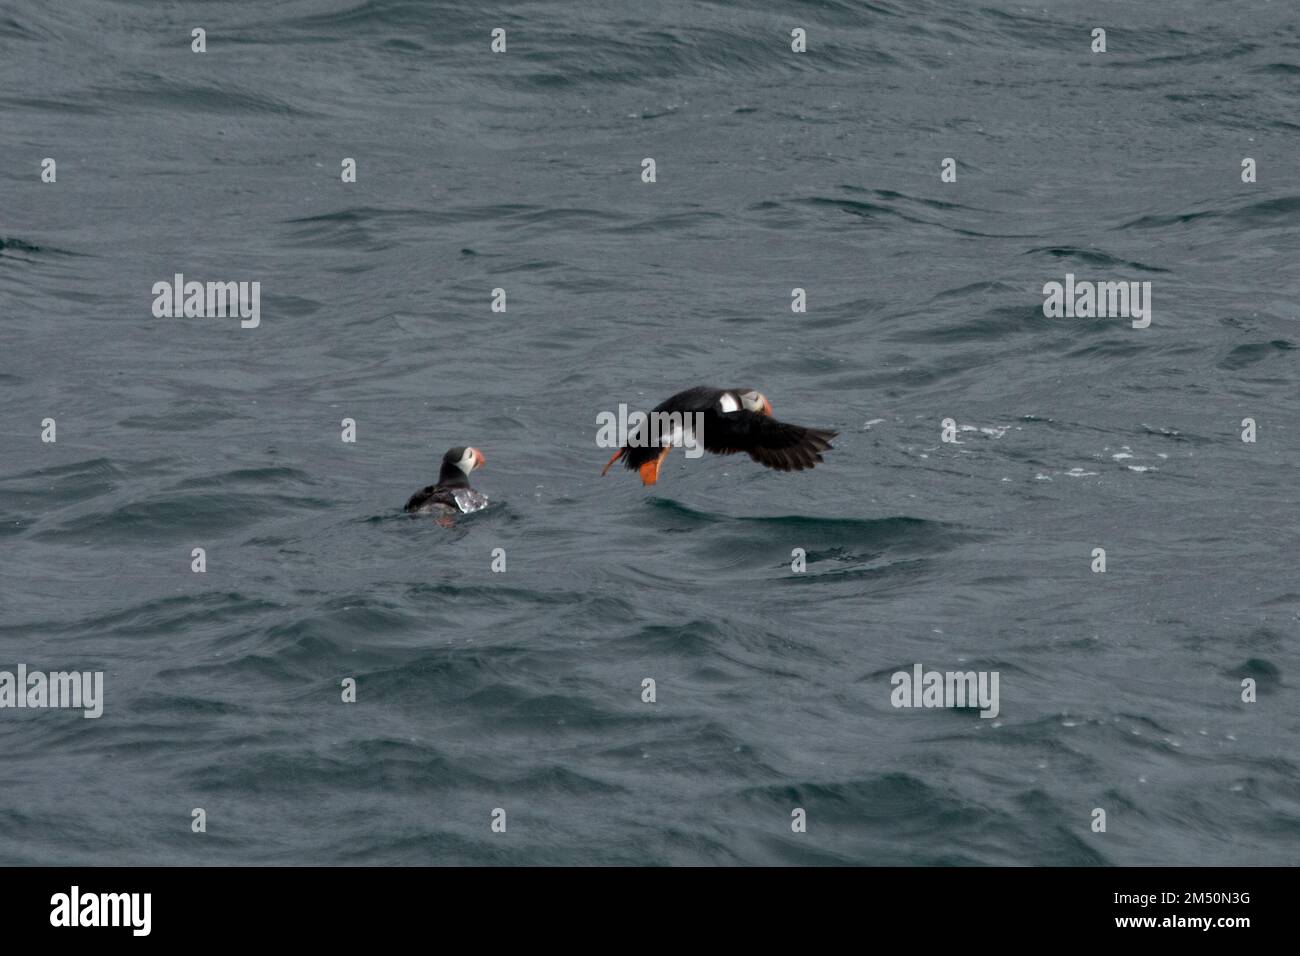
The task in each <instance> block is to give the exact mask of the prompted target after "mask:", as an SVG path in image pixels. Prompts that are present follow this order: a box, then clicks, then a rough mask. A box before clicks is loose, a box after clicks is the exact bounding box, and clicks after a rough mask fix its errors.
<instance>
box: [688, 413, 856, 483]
mask: <svg viewBox="0 0 1300 956" xmlns="http://www.w3.org/2000/svg"><path fill="white" fill-rule="evenodd" d="M837 434H838V432H833V431H829V430H827V429H825V428H804V427H803V426H802V425H788V424H786V423H785V422H779V421H777V420H776V419H775V418H772V417H771V416H770V415H763V414H760V413H759V412H751V411H747V410H746V409H743V408H742V409H740V410H738V411H734V412H726V413H725V414H724V413H721V412H706V413H705V415H704V449H705V451H711V452H713V453H715V454H718V455H734V454H735V453H736V452H741V451H743V452H745V453H746V454H748V455H749V457H750V458H752V459H754V461H756V462H758V463H759V464H760V465H766V466H767V467H768V468H775V469H776V470H777V471H803V470H804V469H805V468H812V467H813V466H814V465H816V464H817V463H818V462H819V461H822V460H823V459H822V456H821V453H822V452H824V451H829V450H830V449H831V447H832V446H831V439H832V438H834V437H835V436H836V435H837Z"/></svg>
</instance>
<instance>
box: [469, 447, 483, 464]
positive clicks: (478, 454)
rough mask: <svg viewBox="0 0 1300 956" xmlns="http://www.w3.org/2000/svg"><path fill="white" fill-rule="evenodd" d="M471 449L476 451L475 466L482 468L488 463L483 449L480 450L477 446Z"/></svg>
mask: <svg viewBox="0 0 1300 956" xmlns="http://www.w3.org/2000/svg"><path fill="white" fill-rule="evenodd" d="M470 451H472V452H473V453H474V467H475V468H482V467H483V466H484V465H486V464H487V456H486V455H484V454H483V453H482V452H481V451H479V450H478V449H477V448H471V449H470Z"/></svg>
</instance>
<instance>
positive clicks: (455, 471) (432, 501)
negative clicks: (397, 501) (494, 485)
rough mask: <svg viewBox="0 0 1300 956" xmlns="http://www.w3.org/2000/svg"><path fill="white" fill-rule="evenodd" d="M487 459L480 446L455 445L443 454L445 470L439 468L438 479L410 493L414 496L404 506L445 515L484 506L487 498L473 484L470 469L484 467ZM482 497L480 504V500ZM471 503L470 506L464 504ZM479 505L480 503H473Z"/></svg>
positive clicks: (410, 510) (407, 508) (420, 511)
mask: <svg viewBox="0 0 1300 956" xmlns="http://www.w3.org/2000/svg"><path fill="white" fill-rule="evenodd" d="M485 461H487V459H486V458H485V457H484V456H483V453H482V452H481V451H479V450H478V449H477V448H469V447H462V448H453V449H451V450H450V451H448V452H447V454H445V455H443V456H442V470H441V471H439V472H438V483H437V484H436V485H429V486H428V487H427V488H421V489H420V490H419V491H417V492H416V493H415V494H413V495H411V500H410V501H408V502H407V503H406V507H405V508H404V509H403V510H404V511H408V512H419V513H431V512H433V513H438V514H443V515H452V514H459V513H460V512H462V511H467V510H468V511H477V510H478V508H480V507H485V506H486V504H487V498H486V497H484V496H483V495H480V494H479V493H478V492H477V491H475V490H474V489H473V488H471V487H470V484H469V473H470V472H471V471H473V470H474V469H475V468H481V467H482V466H483V463H484V462H485ZM479 500H481V502H482V503H481V504H478V501H479ZM466 503H470V504H471V507H468V508H467V507H465V505H466ZM473 505H477V507H473Z"/></svg>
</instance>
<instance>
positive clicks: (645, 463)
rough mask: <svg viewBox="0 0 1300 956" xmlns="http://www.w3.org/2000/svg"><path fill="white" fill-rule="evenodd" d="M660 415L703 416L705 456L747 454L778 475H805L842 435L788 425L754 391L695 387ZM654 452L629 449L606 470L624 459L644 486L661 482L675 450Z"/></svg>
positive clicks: (669, 401) (665, 405)
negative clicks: (665, 463) (662, 470)
mask: <svg viewBox="0 0 1300 956" xmlns="http://www.w3.org/2000/svg"><path fill="white" fill-rule="evenodd" d="M655 412H678V413H681V414H682V415H683V417H684V418H685V416H688V415H689V416H692V417H691V419H689V420H687V422H688V425H689V422H692V421H694V417H693V416H694V414H695V413H696V412H699V413H701V414H703V416H704V417H703V419H702V422H703V429H704V434H703V436H698V435H697V436H696V440H697V441H698V440H700V439H701V438H702V440H703V444H704V450H705V451H711V452H713V453H714V454H717V455H734V454H735V453H737V452H742V451H743V452H745V453H746V454H748V455H749V457H750V458H752V459H754V461H756V462H758V463H759V464H760V465H765V466H766V467H768V468H774V469H776V470H777V471H803V470H804V469H805V468H812V467H813V466H815V465H816V464H817V463H818V462H820V461H822V460H823V459H822V456H821V453H822V452H824V451H829V450H830V449H831V447H832V446H831V441H830V440H831V439H832V438H834V437H835V436H836V434H838V433H837V432H834V431H830V430H827V429H823V428H805V427H803V426H802V425H788V424H786V423H785V422H779V421H777V420H776V419H775V418H773V417H772V403H771V402H769V401H768V400H767V398H766V397H764V396H763V394H762V393H760V392H758V391H756V390H754V389H752V388H707V387H705V386H702V385H701V386H696V387H695V388H688V389H687V390H686V391H684V392H678V393H677V394H676V395H674V396H672V398H669V399H667V400H665V401H663V402H660V403H659V404H658V405H656V406H655V408H654V411H653V412H651V414H652V415H653V414H654V413H655ZM671 447H672V446H671V445H670V446H668V447H664V448H656V447H652V446H649V445H647V446H644V447H636V446H633V445H629V446H628V447H624V448H621V449H619V451H618V452H617V453H616V454H615V455H614V457H613V458H611V459H610V460H609V464H607V465H606V466H605V470H604V471H602V472H601V474H602V475H603V474H605V472H607V471H609V469H610V467H611V466H612V465H613V464H614V462H616V461H618V460H619V459H620V458H622V459H623V464H624V466H625V467H627V468H628V469H629V470H632V471H639V472H640V473H641V481H642V483H643V484H647V485H653V484H654V483H655V482H657V481H658V480H659V466H660V465H661V464H662V463H663V460H664V458H666V457H667V455H668V452H669V451H670V450H671Z"/></svg>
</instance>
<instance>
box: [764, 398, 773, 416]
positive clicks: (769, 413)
mask: <svg viewBox="0 0 1300 956" xmlns="http://www.w3.org/2000/svg"><path fill="white" fill-rule="evenodd" d="M763 414H764V415H766V416H767V417H768V418H771V417H772V403H771V402H769V401H768V400H767V396H766V395H765V396H763Z"/></svg>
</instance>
